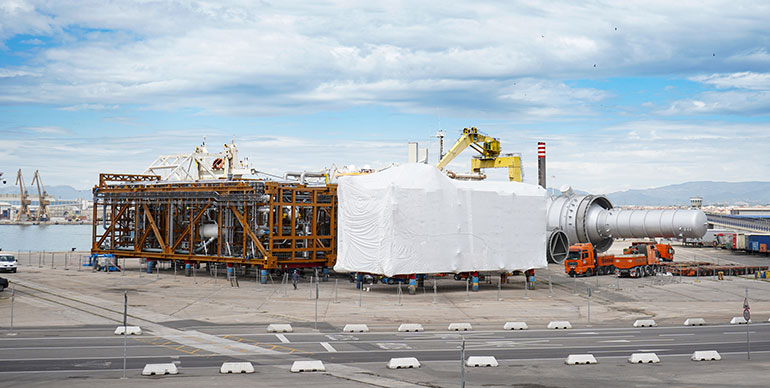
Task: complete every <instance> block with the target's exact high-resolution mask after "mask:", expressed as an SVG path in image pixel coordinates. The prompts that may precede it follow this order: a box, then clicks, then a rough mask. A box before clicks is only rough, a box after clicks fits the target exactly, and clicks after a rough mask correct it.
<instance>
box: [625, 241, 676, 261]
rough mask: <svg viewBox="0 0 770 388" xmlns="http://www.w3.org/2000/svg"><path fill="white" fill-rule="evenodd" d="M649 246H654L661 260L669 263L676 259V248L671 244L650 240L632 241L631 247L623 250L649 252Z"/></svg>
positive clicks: (634, 252)
mask: <svg viewBox="0 0 770 388" xmlns="http://www.w3.org/2000/svg"><path fill="white" fill-rule="evenodd" d="M647 246H652V248H653V249H654V250H655V252H656V255H657V256H658V257H659V258H660V260H661V261H663V262H667V263H670V262H672V261H674V248H672V247H671V245H668V244H658V243H655V242H648V241H638V242H632V243H631V246H630V247H628V248H626V249H624V250H623V254H626V255H628V254H644V253H647V252H646V250H647V248H646V247H647Z"/></svg>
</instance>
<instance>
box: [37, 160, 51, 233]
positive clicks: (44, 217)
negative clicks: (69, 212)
mask: <svg viewBox="0 0 770 388" xmlns="http://www.w3.org/2000/svg"><path fill="white" fill-rule="evenodd" d="M32 184H33V185H34V184H37V197H38V204H39V205H38V207H37V221H38V222H39V221H48V220H49V219H50V218H51V217H50V215H49V214H48V204H49V203H48V200H47V199H46V197H47V196H48V193H46V191H45V186H43V180H42V179H40V173H39V172H38V171H37V170H35V176H34V177H32Z"/></svg>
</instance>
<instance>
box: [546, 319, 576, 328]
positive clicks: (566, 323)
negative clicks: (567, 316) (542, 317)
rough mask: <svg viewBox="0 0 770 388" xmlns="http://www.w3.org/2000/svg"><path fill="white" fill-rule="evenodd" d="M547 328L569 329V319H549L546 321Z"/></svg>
mask: <svg viewBox="0 0 770 388" xmlns="http://www.w3.org/2000/svg"><path fill="white" fill-rule="evenodd" d="M548 328H549V329H571V328H572V324H570V323H569V321H551V322H548Z"/></svg>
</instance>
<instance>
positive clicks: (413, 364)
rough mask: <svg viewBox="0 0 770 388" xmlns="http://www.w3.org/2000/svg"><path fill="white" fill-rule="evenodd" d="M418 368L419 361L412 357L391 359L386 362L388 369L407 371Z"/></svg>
mask: <svg viewBox="0 0 770 388" xmlns="http://www.w3.org/2000/svg"><path fill="white" fill-rule="evenodd" d="M419 367H420V361H417V359H416V358H414V357H400V358H391V359H390V361H388V369H409V368H419Z"/></svg>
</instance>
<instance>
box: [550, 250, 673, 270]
mask: <svg viewBox="0 0 770 388" xmlns="http://www.w3.org/2000/svg"><path fill="white" fill-rule="evenodd" d="M673 253H674V249H673V248H671V246H670V245H666V244H655V243H638V244H634V245H632V246H631V247H630V248H628V249H626V250H624V253H623V254H622V255H604V256H598V255H597V254H596V249H595V248H594V247H593V245H591V244H590V243H586V244H575V245H573V246H571V247H570V249H569V255H568V256H567V259H566V260H564V271H565V272H566V273H567V274H569V275H570V276H571V277H575V276H592V275H594V274H597V275H604V274H611V273H615V274H617V275H618V276H622V277H625V276H628V277H643V276H649V275H653V274H654V273H655V272H656V271H657V270H658V268H659V267H661V263H662V262H663V261H672V260H673V258H674V257H673ZM664 255H665V258H663V257H664Z"/></svg>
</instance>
